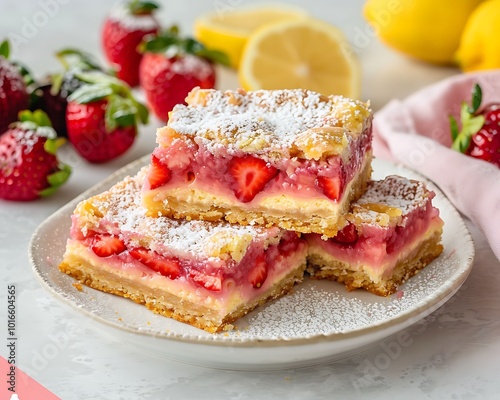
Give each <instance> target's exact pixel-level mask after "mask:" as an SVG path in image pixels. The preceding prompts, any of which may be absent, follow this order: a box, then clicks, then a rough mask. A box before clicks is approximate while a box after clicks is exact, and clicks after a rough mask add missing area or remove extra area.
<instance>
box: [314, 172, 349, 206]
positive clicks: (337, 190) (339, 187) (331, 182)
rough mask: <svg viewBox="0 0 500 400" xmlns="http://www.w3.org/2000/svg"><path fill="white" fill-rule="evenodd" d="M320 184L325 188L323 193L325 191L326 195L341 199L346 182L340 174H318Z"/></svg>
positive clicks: (336, 199)
mask: <svg viewBox="0 0 500 400" xmlns="http://www.w3.org/2000/svg"><path fill="white" fill-rule="evenodd" d="M318 185H319V187H320V188H321V189H323V193H325V195H326V197H328V198H329V199H331V200H335V201H338V200H339V199H340V197H341V195H342V191H343V190H344V187H343V186H344V183H343V182H342V179H341V178H340V177H339V176H336V177H332V178H330V177H325V176H318Z"/></svg>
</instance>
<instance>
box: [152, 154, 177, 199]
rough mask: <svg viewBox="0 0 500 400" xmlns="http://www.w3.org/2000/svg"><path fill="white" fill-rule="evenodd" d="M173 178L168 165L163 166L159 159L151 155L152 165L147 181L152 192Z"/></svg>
mask: <svg viewBox="0 0 500 400" xmlns="http://www.w3.org/2000/svg"><path fill="white" fill-rule="evenodd" d="M171 178H172V172H171V171H170V170H169V169H168V167H167V166H166V165H163V164H162V163H161V162H160V160H159V159H158V157H156V156H155V155H154V154H152V155H151V165H150V166H149V170H148V176H147V180H148V182H149V188H150V189H151V190H153V189H156V188H157V187H160V186H163V185H164V184H165V183H167V182H168V181H170V179H171Z"/></svg>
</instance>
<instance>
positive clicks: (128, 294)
mask: <svg viewBox="0 0 500 400" xmlns="http://www.w3.org/2000/svg"><path fill="white" fill-rule="evenodd" d="M305 268H306V264H305V263H304V264H303V265H301V266H300V267H298V268H295V269H294V270H293V271H291V272H290V273H289V274H287V275H286V276H285V277H284V278H283V279H281V280H280V281H279V282H276V283H275V284H274V285H273V286H272V287H271V288H270V289H269V290H267V291H266V292H264V293H262V294H261V295H260V296H258V297H257V298H255V299H254V300H253V301H251V302H250V303H244V304H241V305H240V306H239V307H237V308H236V309H235V310H233V311H232V312H230V313H228V314H226V315H224V316H222V317H221V315H220V314H219V312H218V311H217V310H213V309H210V308H207V307H203V306H200V305H199V304H197V303H193V302H190V301H188V300H186V299H181V298H180V297H178V296H176V295H175V294H174V293H170V292H167V291H162V290H159V289H157V290H153V289H151V288H149V287H147V286H145V285H141V284H139V283H137V282H135V281H132V280H130V279H126V278H122V277H116V276H114V275H113V274H111V273H109V272H107V271H104V270H102V269H100V268H99V267H96V266H94V265H93V264H91V263H90V262H88V261H87V260H84V259H82V258H81V257H79V256H76V255H71V254H69V255H68V254H67V255H66V256H65V258H64V260H63V261H62V263H61V264H60V265H59V270H60V271H62V272H64V273H65V274H67V275H69V276H71V277H73V278H74V279H76V280H77V281H78V282H79V283H81V284H84V285H86V286H88V287H91V288H93V289H97V290H100V291H102V292H106V293H111V294H114V295H117V296H121V297H125V298H128V299H131V300H132V301H134V302H136V303H138V304H141V305H145V306H146V307H147V308H148V309H149V310H151V311H153V312H154V313H156V314H160V315H163V316H165V317H169V318H173V319H175V320H177V321H179V322H184V323H187V324H189V325H192V326H194V327H196V328H200V329H203V330H205V331H207V332H209V333H217V332H221V331H229V330H232V329H234V326H233V324H232V323H233V322H235V321H236V320H238V319H239V318H241V317H243V316H245V315H246V314H248V313H249V312H251V311H253V310H254V309H255V308H257V307H258V306H262V305H264V304H265V303H266V302H268V301H270V300H273V299H277V298H279V297H282V296H284V295H285V294H287V293H288V292H290V290H291V289H292V288H293V287H294V285H295V284H296V283H300V282H302V279H303V276H304V271H305ZM75 290H77V289H75Z"/></svg>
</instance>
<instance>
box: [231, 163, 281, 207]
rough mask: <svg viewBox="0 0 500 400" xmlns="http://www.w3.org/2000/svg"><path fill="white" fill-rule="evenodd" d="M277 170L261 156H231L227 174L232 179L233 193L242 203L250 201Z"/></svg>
mask: <svg viewBox="0 0 500 400" xmlns="http://www.w3.org/2000/svg"><path fill="white" fill-rule="evenodd" d="M278 172H279V170H278V169H276V168H275V167H273V166H272V165H270V164H268V163H266V162H265V161H264V160H262V159H261V158H256V157H253V156H250V155H246V156H243V157H233V159H232V160H231V161H230V163H229V174H230V175H231V176H232V177H233V179H234V184H233V191H234V194H235V196H236V198H237V199H238V200H240V201H241V202H243V203H247V202H249V201H252V200H253V198H254V197H255V196H256V195H257V194H258V193H260V192H261V191H262V189H264V186H266V185H267V183H268V182H269V181H270V180H271V179H273V178H274V177H275V176H276V175H278Z"/></svg>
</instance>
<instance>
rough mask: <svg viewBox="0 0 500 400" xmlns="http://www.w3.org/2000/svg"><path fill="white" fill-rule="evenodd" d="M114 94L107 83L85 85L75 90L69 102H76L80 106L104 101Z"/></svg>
mask: <svg viewBox="0 0 500 400" xmlns="http://www.w3.org/2000/svg"><path fill="white" fill-rule="evenodd" d="M111 94H113V89H112V88H111V87H110V86H109V85H107V84H105V83H96V84H93V85H83V86H81V87H79V88H78V89H77V90H75V91H74V92H73V93H72V94H71V95H70V96H69V97H68V101H74V102H75V103H79V104H88V103H93V102H94V101H99V100H102V99H104V98H106V97H108V96H110V95H111Z"/></svg>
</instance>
